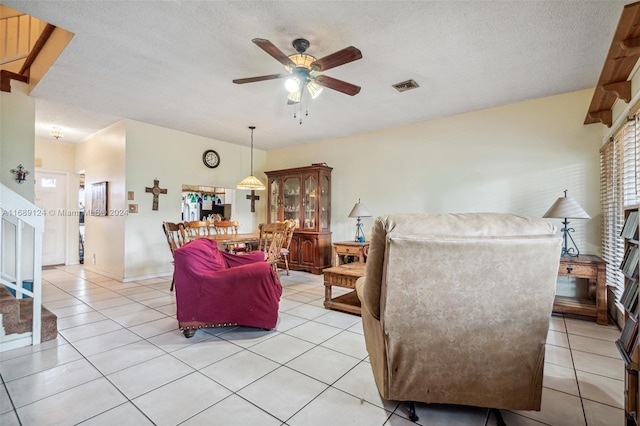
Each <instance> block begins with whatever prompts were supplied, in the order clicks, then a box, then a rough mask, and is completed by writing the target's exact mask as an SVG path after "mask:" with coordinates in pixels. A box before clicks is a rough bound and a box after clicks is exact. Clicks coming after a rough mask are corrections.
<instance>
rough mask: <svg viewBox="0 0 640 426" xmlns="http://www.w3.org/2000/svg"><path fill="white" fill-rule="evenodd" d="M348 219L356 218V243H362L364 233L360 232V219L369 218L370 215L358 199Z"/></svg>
mask: <svg viewBox="0 0 640 426" xmlns="http://www.w3.org/2000/svg"><path fill="white" fill-rule="evenodd" d="M349 217H357V218H358V219H357V220H358V221H357V223H356V239H355V241H356V242H361V243H364V233H363V232H362V223H361V222H360V218H361V217H371V213H369V210H367V208H366V207H365V206H364V204H362V203H361V202H360V199H359V198H358V202H357V203H356V204H355V206H353V208H352V209H351V213H349Z"/></svg>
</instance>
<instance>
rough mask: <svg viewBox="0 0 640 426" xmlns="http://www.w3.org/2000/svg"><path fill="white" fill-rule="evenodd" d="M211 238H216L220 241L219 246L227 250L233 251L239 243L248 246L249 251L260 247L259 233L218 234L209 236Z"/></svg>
mask: <svg viewBox="0 0 640 426" xmlns="http://www.w3.org/2000/svg"><path fill="white" fill-rule="evenodd" d="M208 238H209V239H210V240H214V241H215V242H217V243H218V247H219V248H220V249H221V250H224V251H226V252H229V251H231V249H232V248H233V247H235V246H236V245H238V244H244V245H245V246H246V247H247V251H251V250H252V249H255V248H257V247H258V243H259V242H260V234H259V233H251V234H216V235H210V236H209V237H208Z"/></svg>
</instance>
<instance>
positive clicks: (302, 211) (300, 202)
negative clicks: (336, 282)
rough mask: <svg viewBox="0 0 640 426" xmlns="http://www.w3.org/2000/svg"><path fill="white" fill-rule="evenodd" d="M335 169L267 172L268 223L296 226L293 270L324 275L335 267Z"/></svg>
mask: <svg viewBox="0 0 640 426" xmlns="http://www.w3.org/2000/svg"><path fill="white" fill-rule="evenodd" d="M331 170H332V168H331V167H328V166H324V165H314V166H307V167H296V168H293V169H284V170H274V171H269V172H265V174H266V175H267V178H268V183H267V191H268V194H267V196H268V200H267V205H268V211H267V222H268V223H273V222H276V221H283V220H292V221H294V223H295V224H296V227H295V231H294V234H293V239H292V240H291V247H290V248H289V269H293V270H297V271H310V272H312V273H314V274H321V273H322V270H323V269H324V268H328V267H330V266H331Z"/></svg>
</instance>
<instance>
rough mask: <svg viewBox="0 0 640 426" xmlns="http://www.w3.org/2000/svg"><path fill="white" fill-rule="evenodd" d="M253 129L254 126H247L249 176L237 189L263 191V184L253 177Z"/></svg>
mask: <svg viewBox="0 0 640 426" xmlns="http://www.w3.org/2000/svg"><path fill="white" fill-rule="evenodd" d="M255 128H256V126H249V129H251V174H250V175H249V176H247V177H246V178H244V179H243V180H242V182H240V183H239V184H238V186H237V188H238V189H249V190H258V191H262V190H264V189H265V186H264V184H263V183H262V182H260V179H258V178H257V177H255V176H254V175H253V130H254V129H255Z"/></svg>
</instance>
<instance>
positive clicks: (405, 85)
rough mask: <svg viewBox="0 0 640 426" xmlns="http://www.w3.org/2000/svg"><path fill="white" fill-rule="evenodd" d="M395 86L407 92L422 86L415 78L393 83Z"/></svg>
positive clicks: (400, 90) (399, 90)
mask: <svg viewBox="0 0 640 426" xmlns="http://www.w3.org/2000/svg"><path fill="white" fill-rule="evenodd" d="M393 87H394V88H395V89H396V90H397V91H398V92H406V91H407V90H411V89H417V88H418V87H420V85H419V84H418V83H416V82H415V81H414V80H407V81H403V82H402V83H396V84H394V85H393Z"/></svg>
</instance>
